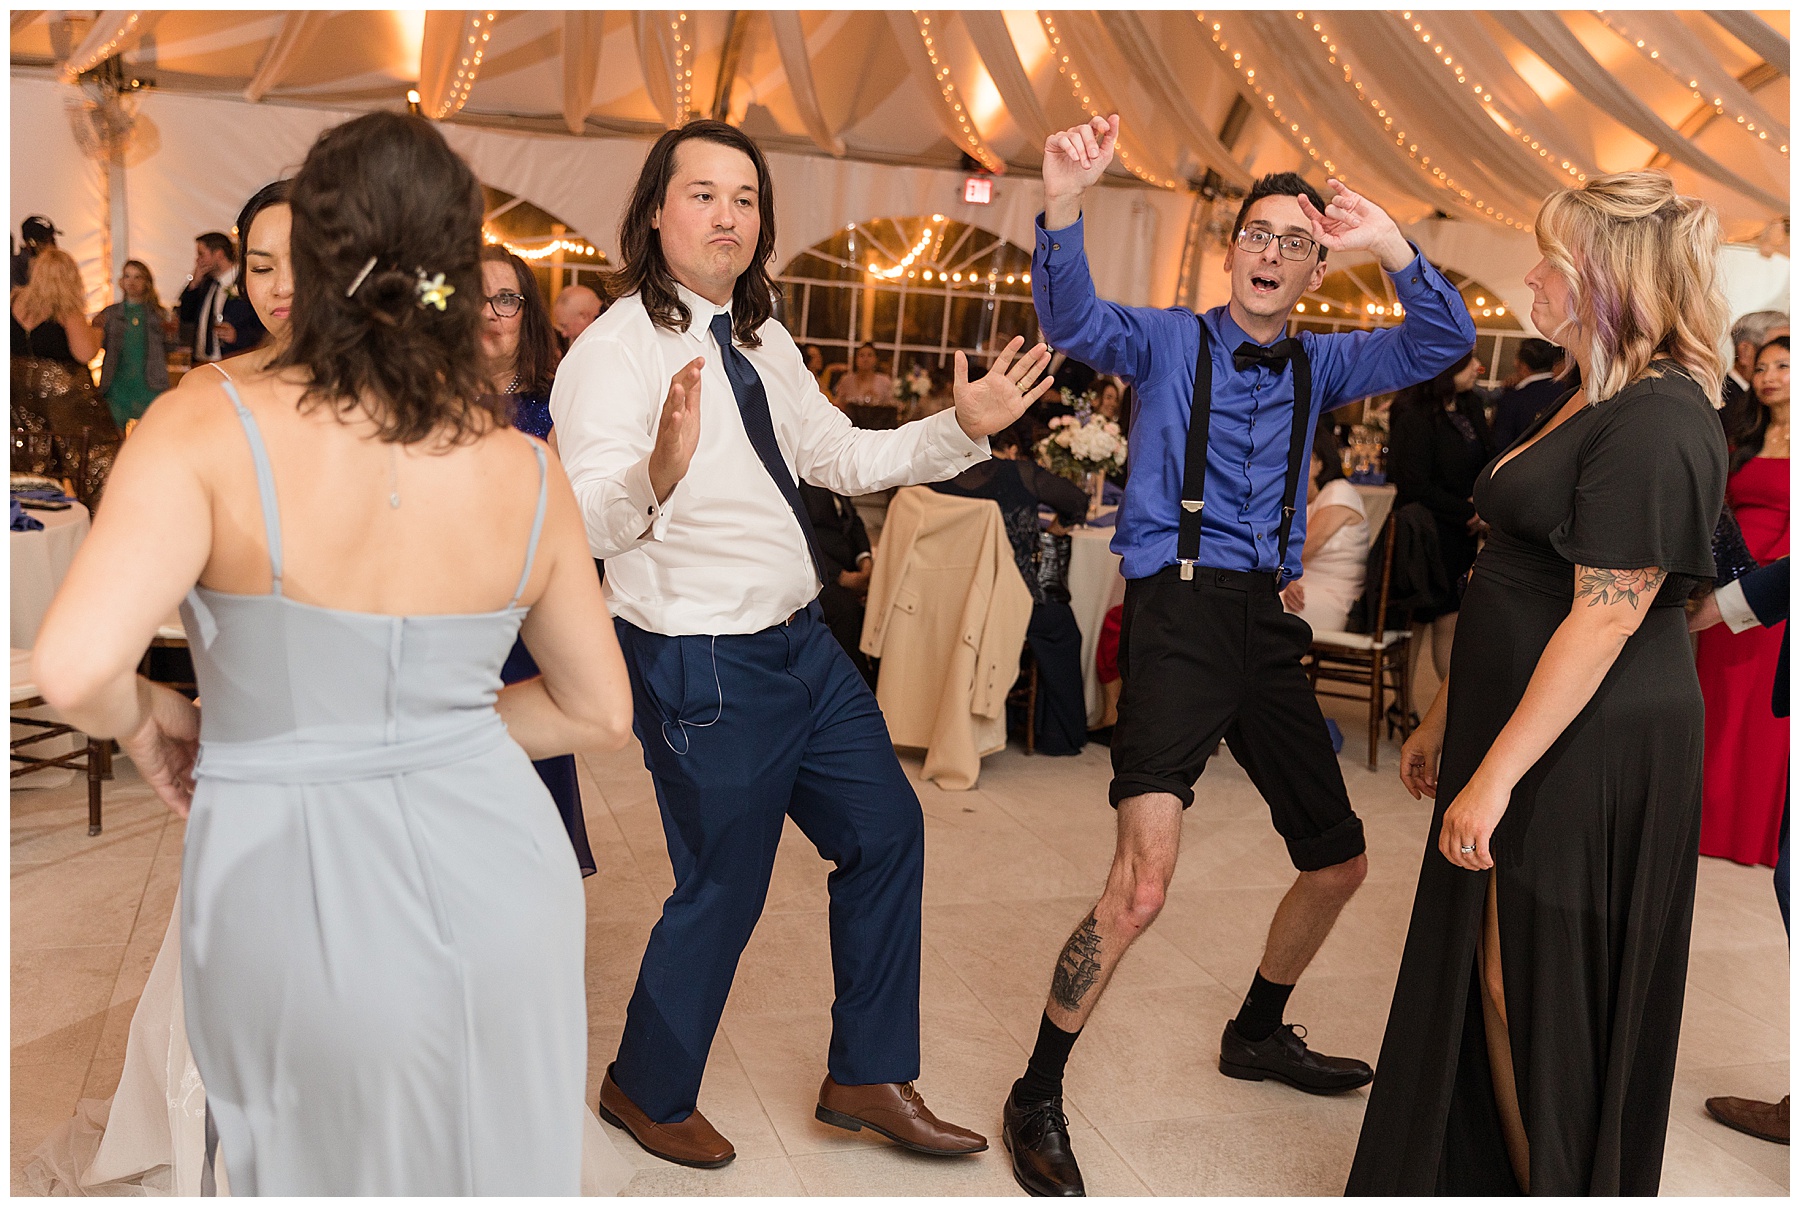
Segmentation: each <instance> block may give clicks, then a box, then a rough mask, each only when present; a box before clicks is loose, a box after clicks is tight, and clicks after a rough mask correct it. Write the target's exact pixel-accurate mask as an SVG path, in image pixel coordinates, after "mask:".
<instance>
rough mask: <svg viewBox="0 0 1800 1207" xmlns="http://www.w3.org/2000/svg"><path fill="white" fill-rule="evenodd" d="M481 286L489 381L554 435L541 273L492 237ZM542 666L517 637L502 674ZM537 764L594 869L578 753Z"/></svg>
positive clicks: (524, 423)
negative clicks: (577, 758)
mask: <svg viewBox="0 0 1800 1207" xmlns="http://www.w3.org/2000/svg"><path fill="white" fill-rule="evenodd" d="M481 288H482V292H483V293H484V294H485V295H486V297H485V299H484V301H483V304H482V307H481V359H482V367H483V370H484V372H485V373H486V376H487V379H488V389H489V391H491V392H492V393H495V394H500V395H503V396H504V397H505V398H506V399H507V403H508V405H507V409H506V414H507V418H508V419H510V420H511V421H512V425H513V426H514V427H516V428H518V429H519V430H520V431H522V432H529V433H531V434H532V435H533V436H536V437H537V438H538V439H540V440H548V439H550V385H551V383H552V382H553V381H555V380H556V364H557V361H558V360H559V359H560V357H559V356H558V354H557V351H556V336H555V328H554V327H552V326H551V324H550V308H549V307H547V306H545V305H544V295H543V292H542V291H541V290H539V289H538V283H537V277H536V276H535V275H533V273H532V271H531V268H530V266H529V265H527V264H526V263H525V261H523V260H521V259H519V257H517V256H515V255H513V254H512V253H511V252H509V251H507V250H506V249H505V248H504V247H499V246H495V245H490V246H487V247H484V248H482V249H481ZM552 447H554V445H552ZM541 673H542V672H541V671H539V670H538V664H537V663H536V662H534V661H532V658H531V651H530V650H528V649H526V648H525V642H524V641H523V640H522V639H520V640H515V641H514V642H513V648H512V652H511V653H510V654H508V655H507V656H506V665H505V666H503V667H501V668H500V678H501V681H502V682H505V683H523V682H524V681H525V680H527V679H535V678H537V677H538V675H540V674H541ZM531 765H532V766H533V767H535V768H537V773H538V778H539V779H541V780H543V781H544V787H546V788H548V789H549V790H550V796H551V799H553V800H554V801H556V809H557V812H559V813H561V814H562V821H563V828H564V829H565V830H567V831H568V832H569V842H570V843H572V844H573V845H574V847H575V859H576V862H578V863H579V864H581V874H582V875H583V876H592V875H593V874H594V872H595V871H596V870H597V865H596V864H595V863H594V852H593V850H592V848H590V847H589V846H588V836H587V819H586V818H585V817H583V816H582V813H581V784H580V781H579V780H578V779H577V777H576V774H575V756H574V755H572V754H563V755H558V756H556V757H555V758H550V759H536V760H534V761H533V762H532V764H531Z"/></svg>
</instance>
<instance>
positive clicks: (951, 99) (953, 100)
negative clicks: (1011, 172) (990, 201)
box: [912, 8, 1006, 176]
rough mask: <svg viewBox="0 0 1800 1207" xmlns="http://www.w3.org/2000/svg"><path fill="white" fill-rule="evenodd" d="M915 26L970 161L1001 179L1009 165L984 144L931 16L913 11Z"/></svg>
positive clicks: (938, 88)
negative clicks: (940, 46)
mask: <svg viewBox="0 0 1800 1207" xmlns="http://www.w3.org/2000/svg"><path fill="white" fill-rule="evenodd" d="M912 15H913V25H914V27H915V28H916V29H917V30H918V31H919V40H920V41H921V42H923V43H924V44H925V57H926V58H928V59H930V60H931V80H932V83H934V84H936V85H937V90H938V95H939V96H940V97H941V98H943V102H944V112H945V113H947V114H949V116H950V118H951V120H952V121H954V122H955V123H956V128H957V130H958V131H960V132H961V135H962V141H963V143H964V144H965V145H966V146H967V147H968V149H969V156H970V158H972V159H974V160H975V162H977V163H979V164H980V165H981V166H982V167H984V168H986V169H987V170H988V171H989V172H992V173H993V174H994V175H996V176H998V175H1000V174H1001V173H1002V172H1004V171H1006V163H1005V161H1003V160H1002V159H1001V158H1000V157H999V156H998V155H996V154H994V153H993V151H991V150H989V149H988V145H987V143H986V142H985V141H983V140H982V137H981V131H980V130H978V129H976V128H975V119H974V118H972V117H970V116H969V110H968V107H967V106H966V105H964V104H963V103H962V96H961V94H960V93H959V92H957V90H956V83H955V81H953V80H952V79H951V78H950V65H949V64H948V63H946V62H945V61H944V57H943V56H942V55H940V54H939V53H938V46H937V37H936V35H935V34H934V33H933V32H932V28H931V16H930V14H929V13H923V12H920V11H919V10H918V9H916V8H915V9H913V10H912Z"/></svg>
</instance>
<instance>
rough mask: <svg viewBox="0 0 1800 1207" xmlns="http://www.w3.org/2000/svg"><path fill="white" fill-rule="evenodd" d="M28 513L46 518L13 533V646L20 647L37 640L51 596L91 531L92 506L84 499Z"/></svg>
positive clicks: (27, 511)
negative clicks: (34, 526) (37, 526)
mask: <svg viewBox="0 0 1800 1207" xmlns="http://www.w3.org/2000/svg"><path fill="white" fill-rule="evenodd" d="M25 514H27V515H30V516H35V517H37V518H38V519H39V520H42V521H43V524H44V527H43V529H42V530H41V531H38V532H15V533H13V534H12V647H13V648H14V649H19V650H28V649H30V648H31V647H32V646H33V645H36V644H37V633H38V626H39V625H41V624H43V623H44V613H45V612H47V611H48V610H49V608H50V600H51V597H53V596H54V595H55V594H56V588H57V587H59V586H61V585H62V580H63V576H64V575H65V574H67V573H68V572H69V563H70V562H72V561H74V560H75V551H76V550H77V549H79V548H81V542H82V541H84V540H86V539H87V534H88V510H87V508H85V507H83V506H82V505H81V504H80V503H71V504H70V505H69V509H68V510H67V511H32V510H30V509H29V508H28V509H27V510H26V513H25Z"/></svg>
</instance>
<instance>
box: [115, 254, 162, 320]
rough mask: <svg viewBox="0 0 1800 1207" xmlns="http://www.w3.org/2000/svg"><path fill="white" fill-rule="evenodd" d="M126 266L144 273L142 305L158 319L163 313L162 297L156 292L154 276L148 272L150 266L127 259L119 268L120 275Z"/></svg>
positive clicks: (122, 274) (123, 273) (139, 261)
mask: <svg viewBox="0 0 1800 1207" xmlns="http://www.w3.org/2000/svg"><path fill="white" fill-rule="evenodd" d="M126 268H135V269H137V270H138V271H139V272H141V273H143V274H144V305H146V306H148V307H149V308H150V313H151V314H154V315H156V317H157V319H158V320H160V319H161V318H162V315H163V304H162V297H161V296H160V295H159V294H158V293H157V292H156V277H155V276H154V275H153V274H152V273H151V272H150V266H149V265H148V264H146V263H144V262H143V261H142V260H127V261H125V264H124V266H123V267H122V268H120V270H119V275H120V276H124V275H125V269H126Z"/></svg>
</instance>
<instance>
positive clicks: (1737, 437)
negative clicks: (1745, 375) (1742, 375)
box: [1719, 335, 1788, 474]
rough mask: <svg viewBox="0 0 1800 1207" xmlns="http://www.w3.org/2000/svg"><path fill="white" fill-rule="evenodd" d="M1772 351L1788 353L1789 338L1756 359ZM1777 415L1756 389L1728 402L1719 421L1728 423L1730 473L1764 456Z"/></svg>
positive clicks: (1781, 338) (1759, 351) (1761, 350)
mask: <svg viewBox="0 0 1800 1207" xmlns="http://www.w3.org/2000/svg"><path fill="white" fill-rule="evenodd" d="M1770 348H1780V349H1781V350H1782V351H1784V352H1785V351H1787V348H1788V337H1787V336H1785V335H1778V336H1776V337H1775V338H1774V339H1772V340H1770V341H1769V342H1768V343H1766V344H1764V345H1763V346H1762V347H1760V348H1758V349H1757V350H1756V359H1757V360H1761V359H1762V354H1763V353H1765V352H1767V351H1768V350H1769V349H1770ZM1773 417H1774V413H1773V412H1772V411H1770V410H1769V408H1768V407H1766V406H1764V405H1763V400H1762V399H1760V398H1758V397H1757V396H1756V391H1755V390H1753V389H1752V390H1745V391H1744V392H1743V393H1742V394H1741V395H1739V396H1738V397H1736V398H1735V399H1733V400H1732V401H1731V402H1729V403H1727V404H1726V406H1725V411H1724V413H1723V414H1721V415H1720V416H1719V418H1720V419H1721V420H1722V421H1723V422H1724V424H1725V439H1726V440H1727V441H1729V442H1730V444H1731V462H1730V467H1729V470H1728V472H1729V473H1733V474H1735V473H1737V471H1738V470H1740V469H1742V468H1744V466H1746V465H1748V464H1750V462H1752V461H1754V460H1755V459H1756V458H1757V457H1758V456H1760V455H1761V454H1762V450H1763V440H1764V439H1765V438H1766V437H1767V436H1768V434H1769V420H1770V419H1772V418H1773Z"/></svg>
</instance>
